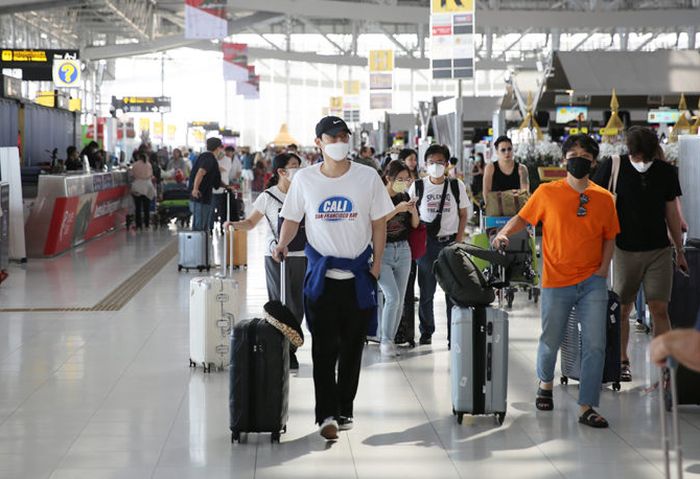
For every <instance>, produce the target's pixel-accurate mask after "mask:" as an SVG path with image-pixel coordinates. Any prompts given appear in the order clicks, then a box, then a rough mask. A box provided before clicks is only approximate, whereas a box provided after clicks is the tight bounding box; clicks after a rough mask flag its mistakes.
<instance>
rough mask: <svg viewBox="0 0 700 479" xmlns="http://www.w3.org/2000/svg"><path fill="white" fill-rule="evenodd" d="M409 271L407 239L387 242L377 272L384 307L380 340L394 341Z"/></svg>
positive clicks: (409, 254) (409, 253)
mask: <svg viewBox="0 0 700 479" xmlns="http://www.w3.org/2000/svg"><path fill="white" fill-rule="evenodd" d="M410 273H411V248H410V247H409V246H408V241H397V242H395V243H387V244H386V249H385V250H384V256H383V257H382V270H381V272H380V273H379V287H380V288H382V293H384V309H383V310H382V317H381V324H380V325H379V331H380V338H381V340H382V341H394V337H396V331H397V330H398V329H399V323H400V322H401V315H402V314H403V301H404V297H405V296H406V287H407V286H408V276H409V274H410Z"/></svg>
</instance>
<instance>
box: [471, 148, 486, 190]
mask: <svg viewBox="0 0 700 479" xmlns="http://www.w3.org/2000/svg"><path fill="white" fill-rule="evenodd" d="M484 168H486V163H485V162H484V155H483V153H477V154H476V156H475V157H474V163H473V164H472V194H473V195H474V197H475V198H478V196H479V195H480V194H481V191H482V189H483V187H484Z"/></svg>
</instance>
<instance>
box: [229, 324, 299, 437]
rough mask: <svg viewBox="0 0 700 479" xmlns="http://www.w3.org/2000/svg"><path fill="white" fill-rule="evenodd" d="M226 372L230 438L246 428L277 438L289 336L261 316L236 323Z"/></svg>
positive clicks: (283, 414)
mask: <svg viewBox="0 0 700 479" xmlns="http://www.w3.org/2000/svg"><path fill="white" fill-rule="evenodd" d="M230 375H231V377H230V381H231V383H230V391H229V407H230V412H231V442H235V441H239V442H240V437H241V433H250V432H269V433H272V437H271V441H272V442H279V441H280V434H281V433H283V432H285V431H286V429H287V426H286V425H287V414H288V409H289V340H288V339H287V338H286V337H285V336H284V335H282V333H280V332H279V330H277V329H276V328H275V327H274V326H272V325H271V324H269V323H268V322H267V321H265V320H264V319H258V318H256V319H251V320H243V321H241V322H239V323H237V324H236V326H235V327H234V328H233V336H232V338H231V368H230Z"/></svg>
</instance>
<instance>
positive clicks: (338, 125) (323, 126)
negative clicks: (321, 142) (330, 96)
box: [316, 116, 351, 138]
mask: <svg viewBox="0 0 700 479" xmlns="http://www.w3.org/2000/svg"><path fill="white" fill-rule="evenodd" d="M343 131H346V132H348V133H351V132H350V128H348V125H347V123H345V121H344V120H343V119H342V118H338V117H337V116H327V117H325V118H322V119H321V121H319V122H318V124H317V125H316V138H321V135H323V134H324V133H325V134H326V135H330V136H335V135H337V134H338V133H341V132H343Z"/></svg>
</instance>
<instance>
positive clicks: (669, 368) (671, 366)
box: [659, 358, 683, 479]
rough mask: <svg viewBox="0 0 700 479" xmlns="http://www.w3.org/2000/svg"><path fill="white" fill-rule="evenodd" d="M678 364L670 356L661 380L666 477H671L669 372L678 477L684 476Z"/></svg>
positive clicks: (661, 416)
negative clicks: (679, 420) (668, 418)
mask: <svg viewBox="0 0 700 479" xmlns="http://www.w3.org/2000/svg"><path fill="white" fill-rule="evenodd" d="M677 370H678V364H677V363H676V361H675V359H673V358H668V359H667V360H666V367H662V368H661V380H660V381H659V412H660V419H661V447H662V449H663V453H664V473H665V477H667V478H669V479H670V478H671V454H670V449H671V444H670V441H671V440H670V438H669V432H668V425H667V417H666V415H667V414H666V397H665V396H666V392H665V388H664V382H665V381H664V379H665V378H666V375H667V374H668V387H669V389H670V390H671V391H670V392H671V427H672V428H673V449H674V450H675V452H676V477H677V479H682V478H683V454H682V450H681V431H680V426H679V424H678V395H677V389H676V371H677Z"/></svg>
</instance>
